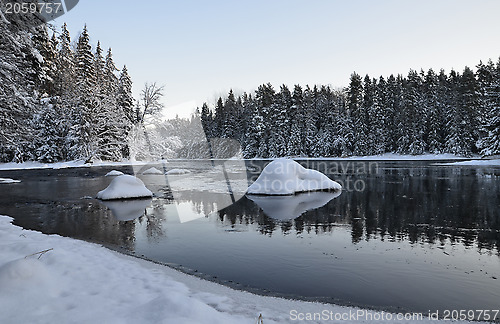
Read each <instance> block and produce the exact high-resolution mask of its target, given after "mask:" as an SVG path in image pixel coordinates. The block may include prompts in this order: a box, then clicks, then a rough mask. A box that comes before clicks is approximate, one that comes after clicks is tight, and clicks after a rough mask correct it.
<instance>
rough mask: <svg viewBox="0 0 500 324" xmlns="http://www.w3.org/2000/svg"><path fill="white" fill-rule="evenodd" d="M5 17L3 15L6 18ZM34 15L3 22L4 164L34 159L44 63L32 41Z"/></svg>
mask: <svg viewBox="0 0 500 324" xmlns="http://www.w3.org/2000/svg"><path fill="white" fill-rule="evenodd" d="M2 17H3V16H2ZM36 19H37V18H36V17H35V16H34V15H23V14H12V15H10V16H9V20H10V21H11V22H10V23H6V22H5V21H3V20H0V161H4V162H10V161H16V162H21V161H25V160H27V159H30V158H32V155H31V154H30V147H31V145H32V137H31V136H32V133H33V132H32V128H31V125H32V124H31V116H32V115H33V113H34V111H36V109H37V107H36V106H37V84H39V83H40V82H39V81H40V80H39V79H38V77H37V73H39V72H40V63H43V58H42V57H41V55H40V53H39V52H38V50H37V49H36V48H35V46H34V44H33V40H32V27H31V26H34V25H36V23H35V20H36Z"/></svg>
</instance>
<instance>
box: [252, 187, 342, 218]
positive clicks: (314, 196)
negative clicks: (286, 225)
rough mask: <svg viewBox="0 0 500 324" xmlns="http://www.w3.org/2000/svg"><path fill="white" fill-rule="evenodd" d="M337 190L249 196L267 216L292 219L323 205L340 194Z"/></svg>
mask: <svg viewBox="0 0 500 324" xmlns="http://www.w3.org/2000/svg"><path fill="white" fill-rule="evenodd" d="M341 193H342V191H341V190H338V191H335V192H324V191H319V192H305V193H300V194H298V195H293V196H256V195H250V196H248V198H249V199H250V200H252V201H253V202H254V203H256V204H257V205H258V206H259V207H260V209H262V211H263V212H264V214H266V215H267V216H269V217H271V218H274V219H277V220H290V219H294V218H297V217H299V216H300V215H302V214H303V213H305V212H306V211H308V210H312V209H316V208H320V207H323V206H324V205H326V204H327V203H328V202H329V201H330V200H332V199H333V198H336V197H338V196H340V194H341Z"/></svg>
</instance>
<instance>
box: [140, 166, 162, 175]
mask: <svg viewBox="0 0 500 324" xmlns="http://www.w3.org/2000/svg"><path fill="white" fill-rule="evenodd" d="M142 174H163V172H161V171H160V170H158V169H157V168H155V167H152V168H149V169H147V170H146V171H143V172H142Z"/></svg>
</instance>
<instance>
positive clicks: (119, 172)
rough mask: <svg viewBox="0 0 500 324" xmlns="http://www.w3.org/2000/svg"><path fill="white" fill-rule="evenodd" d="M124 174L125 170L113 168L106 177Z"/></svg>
mask: <svg viewBox="0 0 500 324" xmlns="http://www.w3.org/2000/svg"><path fill="white" fill-rule="evenodd" d="M121 175H123V172H121V171H118V170H112V171H109V172H108V173H106V175H105V177H114V176H121Z"/></svg>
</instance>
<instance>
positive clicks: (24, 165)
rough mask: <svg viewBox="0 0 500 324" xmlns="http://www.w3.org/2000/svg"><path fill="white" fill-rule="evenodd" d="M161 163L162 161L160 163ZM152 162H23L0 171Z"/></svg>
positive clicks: (0, 165)
mask: <svg viewBox="0 0 500 324" xmlns="http://www.w3.org/2000/svg"><path fill="white" fill-rule="evenodd" d="M160 162H161V161H160ZM148 163H150V162H141V161H136V162H131V161H126V160H124V161H122V162H109V161H96V162H94V163H85V161H83V160H75V161H68V162H56V163H40V162H23V163H14V162H10V163H0V170H29V169H67V168H84V167H92V166H124V165H146V164H148Z"/></svg>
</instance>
